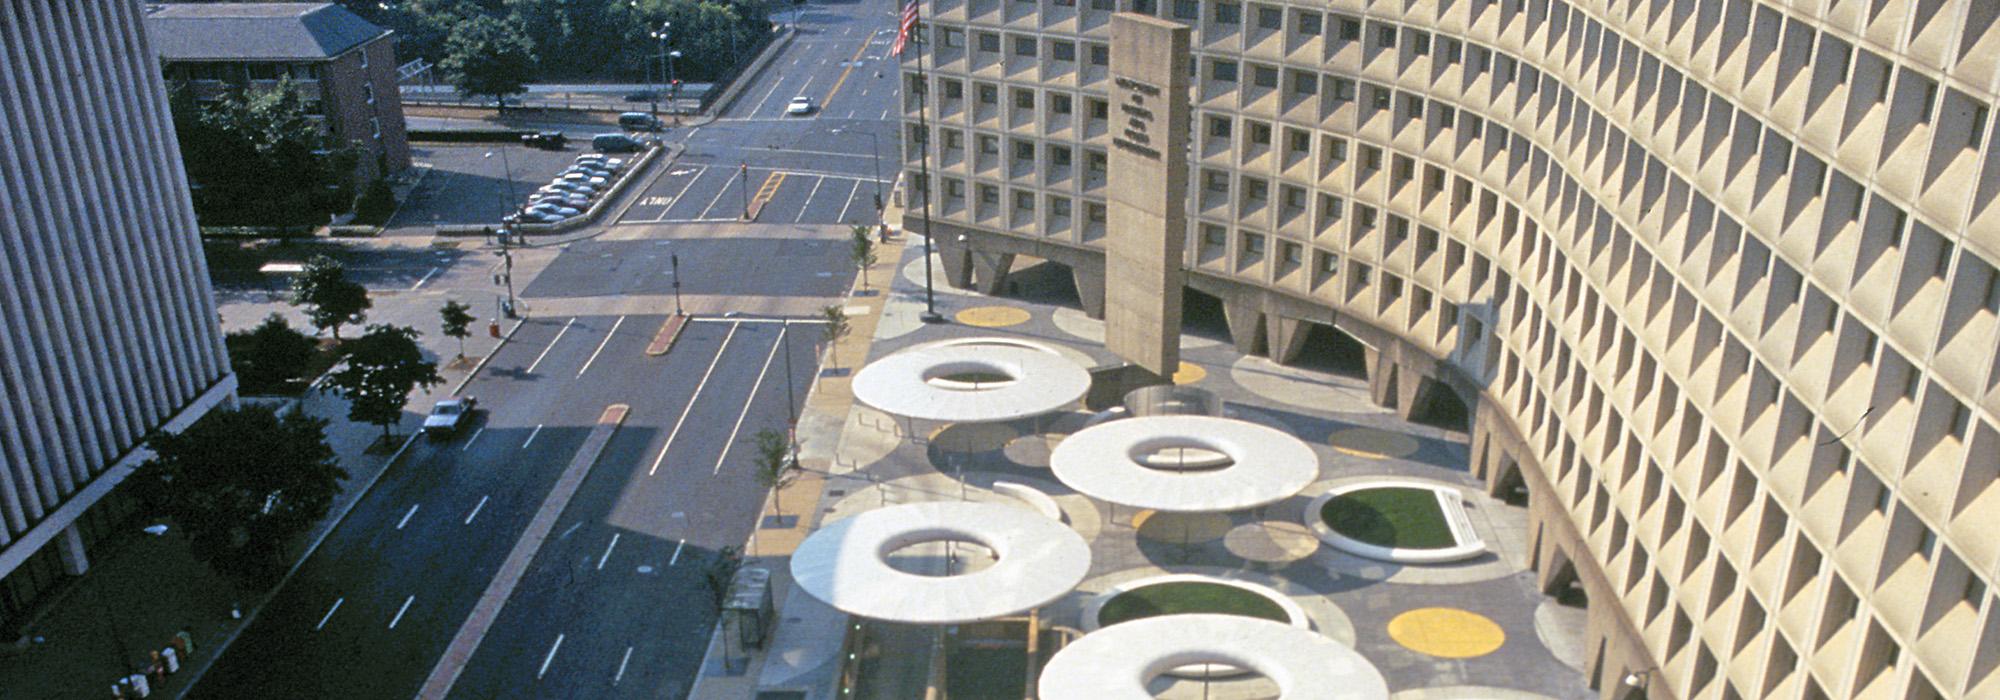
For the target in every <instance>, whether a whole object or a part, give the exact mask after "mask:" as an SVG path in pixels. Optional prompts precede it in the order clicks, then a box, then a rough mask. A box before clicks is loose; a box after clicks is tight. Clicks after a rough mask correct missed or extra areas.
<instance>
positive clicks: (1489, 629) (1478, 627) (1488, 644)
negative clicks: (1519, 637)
mask: <svg viewBox="0 0 2000 700" xmlns="http://www.w3.org/2000/svg"><path fill="white" fill-rule="evenodd" d="M1389 638H1390V639H1394V640H1396V643H1397V644H1401V645H1403V646H1404V647H1405V648H1407V649H1409V650H1410V651H1414V652H1417V653H1420V654H1429V655H1431V656H1436V657H1439V658H1445V659H1470V658H1472V657H1475V656H1485V655H1487V654H1491V653H1493V651H1494V650H1496V649H1499V648H1500V645H1501V644H1503V643H1505V642H1506V641H1507V633H1506V632H1505V631H1503V630H1501V629H1500V625H1497V624H1494V622H1493V621H1492V620H1490V619H1487V618H1486V616H1484V615H1480V614H1478V613H1475V612H1469V611H1465V610H1459V609H1457V608H1418V609H1416V610H1411V611H1409V612H1406V613H1403V614H1401V615H1397V616H1396V617H1395V619H1392V620H1390V621H1389Z"/></svg>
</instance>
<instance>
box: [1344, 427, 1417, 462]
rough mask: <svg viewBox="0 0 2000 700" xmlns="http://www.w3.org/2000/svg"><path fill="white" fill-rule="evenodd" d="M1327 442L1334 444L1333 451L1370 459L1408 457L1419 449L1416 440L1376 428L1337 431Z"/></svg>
mask: <svg viewBox="0 0 2000 700" xmlns="http://www.w3.org/2000/svg"><path fill="white" fill-rule="evenodd" d="M1327 442H1330V443H1333V449H1336V450H1339V451H1341V452H1344V453H1346V454H1351V455H1354V456H1356V457H1367V458H1369V459H1388V458H1391V457H1408V456H1410V455H1413V454H1416V452H1417V447H1418V444H1417V439H1416V438H1413V437H1410V436H1408V435H1404V434H1402V433H1398V432H1392V431H1388V430H1379V429H1376V428H1348V429H1346V430H1336V431H1334V433H1333V435H1332V436H1330V437H1328V438H1327Z"/></svg>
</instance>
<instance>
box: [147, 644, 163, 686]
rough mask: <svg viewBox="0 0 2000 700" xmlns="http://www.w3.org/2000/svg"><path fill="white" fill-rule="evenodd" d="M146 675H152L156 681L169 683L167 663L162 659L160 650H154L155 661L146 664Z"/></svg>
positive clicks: (161, 683)
mask: <svg viewBox="0 0 2000 700" xmlns="http://www.w3.org/2000/svg"><path fill="white" fill-rule="evenodd" d="M146 675H148V676H152V677H153V682H154V683H158V684H160V685H166V684H167V664H166V662H165V661H161V660H160V652H157V651H156V652H153V662H152V663H150V664H147V665H146Z"/></svg>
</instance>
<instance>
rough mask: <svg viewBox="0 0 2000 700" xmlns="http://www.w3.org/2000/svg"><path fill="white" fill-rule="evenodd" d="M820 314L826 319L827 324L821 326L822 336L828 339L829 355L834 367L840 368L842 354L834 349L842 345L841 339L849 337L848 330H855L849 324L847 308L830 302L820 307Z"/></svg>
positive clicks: (827, 348)
mask: <svg viewBox="0 0 2000 700" xmlns="http://www.w3.org/2000/svg"><path fill="white" fill-rule="evenodd" d="M819 315H820V318H823V319H825V320H826V325H825V326H823V327H822V328H821V331H820V338H821V339H822V340H824V341H826V351H827V355H828V357H829V358H831V359H832V360H833V368H834V369H840V354H839V353H837V352H834V349H835V348H836V347H838V346H839V345H840V339H841V338H845V337H847V333H848V331H851V330H853V328H852V327H850V326H848V325H847V310H846V309H843V308H840V305H839V304H829V305H827V306H824V307H821V308H820V310H819Z"/></svg>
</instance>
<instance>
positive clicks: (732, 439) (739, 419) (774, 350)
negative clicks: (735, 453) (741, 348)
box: [709, 326, 792, 475]
mask: <svg viewBox="0 0 2000 700" xmlns="http://www.w3.org/2000/svg"><path fill="white" fill-rule="evenodd" d="M791 330H792V328H791V326H779V327H778V342H775V343H772V344H771V354H769V355H765V356H764V368H763V369H761V370H758V371H757V381H756V382H755V383H752V384H751V385H750V395H749V396H748V397H745V398H744V399H743V412H742V413H738V414H736V427H733V428H730V429H729V440H728V441H727V442H724V443H722V456H720V457H716V458H715V470H714V471H711V472H709V473H710V474H711V475H713V474H721V473H722V461H723V460H725V459H729V449H730V448H732V447H735V446H736V433H737V432H738V431H741V430H743V419H745V418H748V417H750V405H751V404H754V403H756V402H757V388H758V387H761V386H764V375H766V374H770V373H771V360H774V359H777V357H778V348H780V347H784V345H785V333H787V332H790V331H791Z"/></svg>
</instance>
